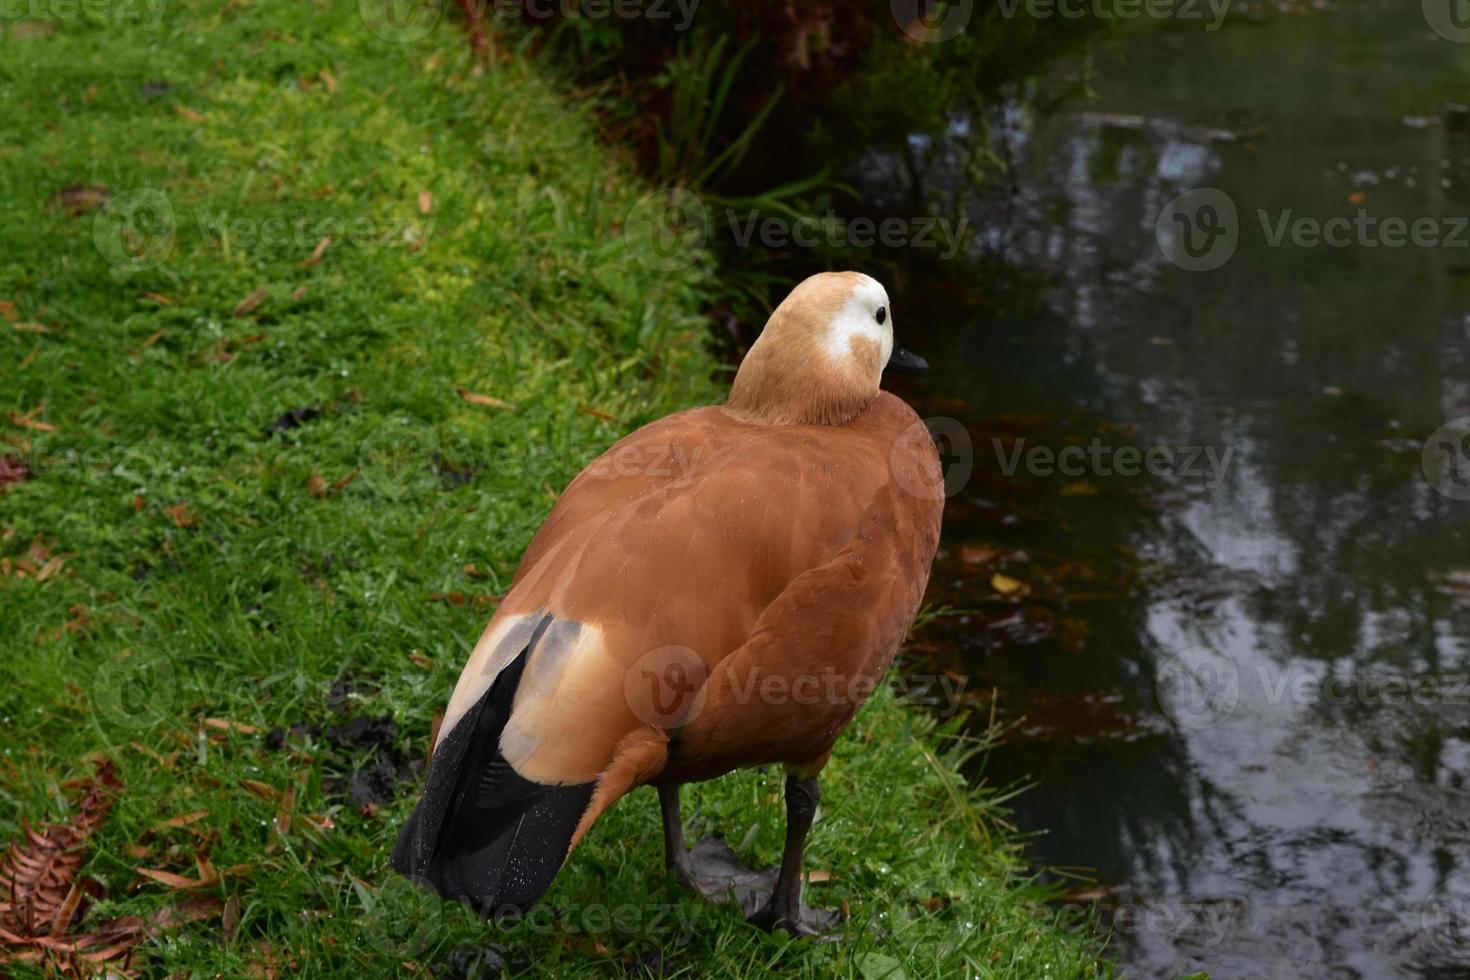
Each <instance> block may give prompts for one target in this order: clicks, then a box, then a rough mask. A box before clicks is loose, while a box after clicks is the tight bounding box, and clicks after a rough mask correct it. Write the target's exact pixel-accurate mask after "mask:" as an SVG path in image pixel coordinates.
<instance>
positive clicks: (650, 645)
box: [393, 272, 944, 932]
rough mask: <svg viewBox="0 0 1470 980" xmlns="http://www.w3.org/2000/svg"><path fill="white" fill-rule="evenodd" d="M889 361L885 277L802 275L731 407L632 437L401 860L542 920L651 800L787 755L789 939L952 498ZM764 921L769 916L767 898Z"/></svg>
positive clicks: (904, 359) (577, 495)
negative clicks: (586, 840)
mask: <svg viewBox="0 0 1470 980" xmlns="http://www.w3.org/2000/svg"><path fill="white" fill-rule="evenodd" d="M923 367H925V365H924V363H923V361H922V360H920V359H919V358H917V357H915V356H914V355H912V354H909V353H907V352H906V351H903V350H902V349H900V348H896V347H894V345H893V320H892V317H891V315H890V310H889V304H888V296H887V293H886V292H885V291H884V289H883V287H882V286H881V285H880V284H879V283H878V282H877V281H876V280H874V279H872V278H871V277H869V276H866V275H862V274H860V273H854V272H842V273H823V274H820V275H816V276H813V277H811V278H810V279H807V280H806V281H804V282H802V283H801V284H800V285H798V286H797V287H796V288H795V289H794V290H793V291H792V292H791V294H790V295H789V296H788V297H787V298H786V300H785V301H784V302H782V303H781V305H780V306H779V307H777V308H776V310H775V312H774V313H772V314H771V318H770V320H769V321H768V322H767V323H766V326H765V329H764V330H763V331H762V333H761V335H760V337H759V339H757V340H756V342H755V344H754V345H753V346H752V347H751V349H750V352H749V354H747V355H746V357H745V359H744V361H743V362H742V363H741V365H740V369H739V372H738V373H737V374H736V377H735V381H734V384H733V386H732V388H731V391H730V396H729V398H728V399H727V400H726V402H725V404H724V405H722V406H710V407H706V408H697V409H693V410H690V411H685V412H679V413H677V414H675V415H671V416H668V417H667V418H664V419H661V420H659V421H657V422H654V423H652V424H650V425H647V426H644V427H643V428H641V429H639V430H638V431H637V432H634V433H633V434H632V435H630V436H628V437H627V438H625V439H623V440H622V441H620V442H618V443H617V444H616V445H614V446H613V447H612V448H611V449H609V450H608V451H607V452H606V453H604V454H603V455H602V456H601V457H599V458H598V459H597V460H596V461H595V462H594V463H592V465H590V466H589V467H588V468H587V469H586V470H584V471H583V472H582V473H581V474H580V475H579V476H578V477H577V478H576V479H575V480H574V481H572V484H571V486H569V487H568V488H567V490H566V492H565V493H564V494H562V496H561V498H560V500H559V501H558V502H557V504H556V506H555V508H554V509H553V510H552V512H551V516H550V517H549V518H547V520H546V523H545V524H544V525H543V526H542V527H541V529H540V531H539V532H537V534H536V536H535V538H534V539H533V540H532V542H531V545H530V547H529V548H528V549H527V550H526V553H525V555H524V557H523V558H522V560H521V564H520V567H519V569H518V570H517V572H516V575H515V580H514V582H513V584H512V587H511V590H510V592H509V594H508V595H507V596H506V597H505V601H504V602H503V603H502V604H501V606H500V608H499V609H498V610H497V611H496V613H495V616H494V618H492V619H491V621H490V624H489V625H488V626H487V627H486V629H485V632H484V634H483V635H482V636H481V637H480V640H479V643H478V644H477V645H476V646H475V649H474V652H473V653H472V654H471V656H470V658H469V662H468V663H467V664H466V665H465V667H464V671H463V673H462V674H461V675H460V678H459V683H458V685H457V686H456V687H455V690H454V694H453V696H452V697H451V699H450V701H449V707H448V709H447V710H446V713H445V717H444V722H443V725H442V726H441V728H440V733H439V736H438V741H437V743H436V746H435V751H434V756H433V761H432V763H431V765H430V769H429V777H428V784H427V786H426V788H425V790H424V795H423V799H422V800H421V801H420V803H419V805H418V807H417V809H416V810H415V811H414V813H413V815H412V816H411V817H410V818H409V821H408V823H407V825H406V826H405V827H404V828H403V830H402V832H401V834H400V835H399V837H398V842H397V845H396V846H395V848H394V851H393V866H394V867H395V868H396V869H397V870H398V871H399V872H401V873H403V874H405V875H409V876H410V877H413V878H415V879H416V880H419V881H420V882H422V883H424V884H425V885H427V886H428V887H430V888H432V889H433V890H434V891H436V892H438V893H439V894H440V895H442V896H444V897H445V898H451V899H458V900H461V901H465V902H468V903H470V904H472V905H473V906H474V907H476V908H477V909H479V910H480V911H481V912H482V913H483V914H486V915H491V914H498V913H501V912H503V911H506V910H525V909H526V908H528V907H530V906H531V905H532V904H533V903H534V902H535V901H536V900H537V899H538V898H540V896H541V895H542V894H543V893H544V892H545V891H546V889H547V888H548V887H550V885H551V882H552V879H553V878H554V877H555V876H556V873H557V871H558V870H559V869H560V868H561V866H562V864H563V863H564V862H565V861H566V860H567V858H568V856H569V855H570V853H571V851H572V849H573V848H574V847H576V845H577V842H578V841H579V840H581V838H582V836H583V835H584V834H586V833H587V831H588V829H589V828H590V827H591V826H592V824H593V822H594V821H596V819H597V818H598V816H599V815H601V814H602V813H603V812H604V811H605V810H607V808H608V807H610V806H612V805H613V803H615V802H616V801H617V800H618V799H619V798H620V797H622V796H623V795H625V794H627V793H628V792H630V791H631V790H633V789H635V788H637V787H639V786H643V785H653V786H656V787H657V788H658V793H659V801H660V809H661V811H662V814H663V829H664V843H665V856H666V860H667V863H668V865H669V867H670V869H671V870H673V871H674V872H675V874H676V875H678V877H679V878H680V880H681V881H683V882H684V883H685V884H689V885H692V886H695V887H698V888H700V889H701V890H703V891H705V892H706V893H709V892H711V891H712V890H716V889H717V888H718V887H719V882H720V880H721V879H718V878H716V877H714V876H713V875H712V873H707V872H708V869H706V868H704V867H702V866H701V864H700V862H699V861H697V860H695V859H694V857H693V856H692V855H693V852H690V851H688V850H686V849H685V847H684V841H683V828H682V825H681V823H680V818H679V786H680V785H681V784H683V783H686V782H691V781H694V780H701V779H710V778H713V777H715V776H719V775H722V774H724V773H727V772H730V771H731V770H734V769H738V768H742V767H745V766H756V765H766V764H772V763H774V764H779V765H781V766H783V767H784V768H785V770H786V773H787V778H786V817H787V827H786V846H785V853H784V855H783V857H782V861H781V866H780V870H779V872H778V873H777V876H776V881H775V885H774V888H773V890H772V892H771V894H770V897H769V899H767V900H765V901H764V902H763V903H760V904H759V907H758V908H756V910H755V912H754V914H753V915H752V916H751V918H752V920H753V921H755V922H757V923H759V924H761V925H763V926H765V927H767V928H770V927H773V926H777V925H780V926H783V927H785V928H787V929H788V930H790V931H793V932H809V931H813V930H815V929H818V928H820V927H821V926H822V925H823V923H824V922H825V920H823V919H821V918H820V917H818V916H817V915H816V914H815V913H813V912H812V910H809V909H805V908H804V907H803V906H802V905H801V901H800V897H801V864H802V847H803V844H804V842H805V839H806V835H807V831H808V830H809V829H810V827H811V824H812V820H813V817H814V815H815V812H816V806H817V800H818V790H817V775H818V773H820V772H821V771H822V768H823V766H825V765H826V763H827V760H828V757H829V756H830V754H831V752H832V746H833V743H834V742H835V741H836V740H837V737H838V735H840V734H841V733H842V730H843V729H844V728H845V727H846V726H847V724H848V722H849V721H850V720H851V719H852V716H853V713H854V712H855V711H856V710H857V708H858V706H859V705H860V704H861V703H862V700H863V698H864V697H865V696H866V695H867V694H868V693H869V692H871V691H872V689H873V688H874V686H875V685H876V684H877V683H878V682H879V681H880V680H881V678H882V677H883V675H884V673H885V671H886V670H887V669H888V666H889V664H890V663H891V662H892V660H893V656H894V653H895V652H896V650H897V649H898V646H899V643H900V642H901V641H902V640H903V637H904V634H905V633H906V632H907V631H908V629H909V626H910V625H911V624H912V622H913V619H914V615H915V613H916V612H917V611H918V608H919V602H920V599H921V598H922V597H923V594H924V587H925V585H926V583H927V582H928V578H929V566H930V563H931V561H932V560H933V557H934V551H935V548H936V546H937V544H938V541H939V523H940V514H941V511H942V508H943V500H944V490H943V481H942V477H941V473H940V467H939V462H938V457H937V454H936V452H935V449H934V445H933V442H932V441H931V439H930V438H929V436H928V433H927V432H926V431H925V429H924V426H923V424H922V423H921V422H920V420H919V418H918V416H916V415H915V414H914V412H913V410H912V409H910V408H909V407H908V405H906V404H905V403H904V402H903V401H901V400H900V399H898V398H897V397H895V396H894V395H892V394H889V393H887V392H884V391H881V390H880V389H879V383H880V380H881V378H882V376H883V374H884V373H885V371H893V370H903V369H908V370H915V369H922V368H923ZM752 907H754V906H752Z"/></svg>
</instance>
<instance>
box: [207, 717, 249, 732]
mask: <svg viewBox="0 0 1470 980" xmlns="http://www.w3.org/2000/svg"><path fill="white" fill-rule="evenodd" d="M199 724H201V725H203V726H204V727H205V728H213V729H215V730H216V731H221V732H239V733H240V734H241V735H259V734H260V729H259V728H256V727H255V726H254V725H247V724H245V723H244V722H243V721H230V720H229V719H227V718H204V719H201V720H200V722H199Z"/></svg>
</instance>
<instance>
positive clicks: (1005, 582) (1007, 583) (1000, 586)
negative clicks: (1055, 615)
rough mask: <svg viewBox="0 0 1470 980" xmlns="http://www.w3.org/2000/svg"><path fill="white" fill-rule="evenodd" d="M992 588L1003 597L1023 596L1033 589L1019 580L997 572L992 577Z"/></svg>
mask: <svg viewBox="0 0 1470 980" xmlns="http://www.w3.org/2000/svg"><path fill="white" fill-rule="evenodd" d="M990 587H991V588H992V589H994V590H995V591H997V592H999V593H1000V594H1001V595H1010V596H1023V595H1026V594H1027V593H1029V592H1030V591H1031V587H1030V586H1029V585H1027V584H1026V583H1025V582H1022V581H1020V580H1019V579H1013V578H1011V577H1010V576H1009V575H1002V574H1001V573H1000V572H996V573H995V574H994V575H992V576H990Z"/></svg>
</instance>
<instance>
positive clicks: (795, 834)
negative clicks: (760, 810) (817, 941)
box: [750, 775, 836, 935]
mask: <svg viewBox="0 0 1470 980" xmlns="http://www.w3.org/2000/svg"><path fill="white" fill-rule="evenodd" d="M821 798H822V793H821V790H820V789H818V787H817V780H816V777H815V776H811V777H807V778H801V777H798V776H790V775H789V776H787V777H786V848H785V850H784V851H783V852H782V854H781V871H780V874H778V875H777V876H776V887H775V888H774V889H772V891H771V898H770V900H769V901H768V902H766V904H765V905H764V906H762V907H761V909H760V911H758V912H756V913H755V914H754V915H752V916H751V917H750V921H751V922H753V923H755V924H756V925H758V926H760V927H761V928H763V929H774V928H776V927H777V926H779V927H781V928H783V929H785V930H786V931H787V932H790V933H791V934H793V935H817V934H820V933H821V932H822V931H823V930H825V929H827V928H830V927H831V926H832V924H833V922H834V921H835V919H836V916H835V915H834V914H833V913H830V912H819V911H817V910H815V909H809V908H806V907H804V906H803V905H802V904H801V862H802V855H803V851H804V850H805V847H806V835H807V833H808V832H809V831H810V830H811V829H812V819H813V818H814V817H815V816H816V814H817V803H818V801H820V800H821Z"/></svg>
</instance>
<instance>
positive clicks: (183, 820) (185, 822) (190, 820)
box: [159, 810, 209, 827]
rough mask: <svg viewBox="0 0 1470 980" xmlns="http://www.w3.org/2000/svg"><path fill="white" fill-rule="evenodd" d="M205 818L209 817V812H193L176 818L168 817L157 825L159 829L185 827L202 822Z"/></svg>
mask: <svg viewBox="0 0 1470 980" xmlns="http://www.w3.org/2000/svg"><path fill="white" fill-rule="evenodd" d="M207 816H209V811H208V810H195V811H194V812H193V813H183V814H180V815H179V816H177V817H169V818H168V819H167V820H165V821H164V822H163V823H161V824H159V826H160V827H187V826H189V825H190V824H195V823H198V822H199V821H201V820H203V819H204V818H205V817H207Z"/></svg>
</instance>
